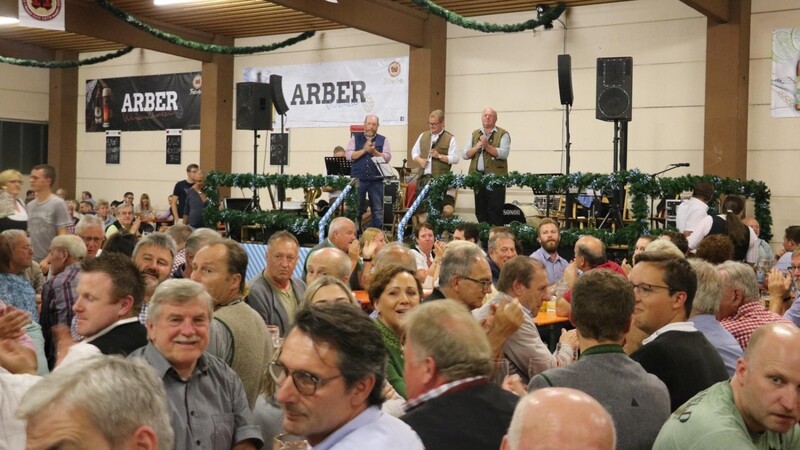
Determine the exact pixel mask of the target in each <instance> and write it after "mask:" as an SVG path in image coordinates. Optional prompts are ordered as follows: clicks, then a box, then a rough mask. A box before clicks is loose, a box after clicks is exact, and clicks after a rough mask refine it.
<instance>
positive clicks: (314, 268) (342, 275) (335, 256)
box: [306, 247, 350, 285]
mask: <svg viewBox="0 0 800 450" xmlns="http://www.w3.org/2000/svg"><path fill="white" fill-rule="evenodd" d="M306 269H307V270H308V273H307V274H306V282H307V283H308V285H311V283H313V282H314V280H316V279H317V278H319V277H323V276H330V277H333V278H336V279H339V280H342V281H343V282H344V283H345V284H349V283H350V257H349V256H347V253H345V252H343V251H341V250H339V249H338V248H334V247H328V248H321V249H319V250H317V251H315V252H314V253H312V254H310V255H308V258H307V259H306Z"/></svg>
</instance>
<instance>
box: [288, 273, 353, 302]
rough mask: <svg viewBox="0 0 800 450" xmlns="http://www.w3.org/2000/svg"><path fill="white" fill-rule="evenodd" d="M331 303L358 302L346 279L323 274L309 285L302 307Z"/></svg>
mask: <svg viewBox="0 0 800 450" xmlns="http://www.w3.org/2000/svg"><path fill="white" fill-rule="evenodd" d="M331 303H352V304H355V303H356V302H355V301H354V300H353V292H352V291H351V290H350V287H349V286H347V285H346V284H344V281H342V280H340V279H338V278H334V277H329V276H323V277H319V278H317V279H316V280H314V282H313V283H311V284H309V285H308V287H307V288H306V292H305V294H304V295H303V304H302V305H301V307H305V306H311V305H317V304H331Z"/></svg>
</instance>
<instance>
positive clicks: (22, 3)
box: [17, 0, 64, 31]
mask: <svg viewBox="0 0 800 450" xmlns="http://www.w3.org/2000/svg"><path fill="white" fill-rule="evenodd" d="M17 3H18V4H19V6H18V8H19V26H21V27H30V28H47V29H48V30H61V31H63V30H64V0H17Z"/></svg>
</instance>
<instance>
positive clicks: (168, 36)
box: [95, 0, 316, 55]
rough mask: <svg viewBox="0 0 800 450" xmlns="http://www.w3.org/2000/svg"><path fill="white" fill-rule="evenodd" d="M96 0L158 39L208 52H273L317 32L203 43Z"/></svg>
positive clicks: (241, 53)
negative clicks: (259, 41) (266, 40)
mask: <svg viewBox="0 0 800 450" xmlns="http://www.w3.org/2000/svg"><path fill="white" fill-rule="evenodd" d="M95 1H96V3H97V4H98V5H99V6H100V7H102V8H103V9H105V10H106V11H108V12H110V13H111V14H113V15H114V16H116V17H117V18H118V19H120V20H122V21H124V22H127V23H128V24H130V25H133V26H134V27H136V28H138V29H140V30H142V31H144V32H146V33H149V34H151V35H153V36H155V37H157V38H158V39H161V40H164V41H167V42H169V43H171V44H175V45H179V46H181V47H186V48H190V49H193V50H199V51H203V52H207V53H220V54H223V55H252V54H253V53H264V52H271V51H273V50H277V49H279V48H284V47H289V46H291V45H294V44H297V43H298V42H302V41H304V40H306V39H308V38H310V37H312V36H314V35H315V34H316V31H306V32H303V33H300V34H299V35H297V36H295V37H292V38H289V39H287V40H285V41H283V42H276V43H274V44H270V45H258V46H246V47H235V46H229V45H219V44H203V43H202V42H197V41H190V40H187V39H183V38H182V37H180V36H178V35H176V34H172V33H167V32H166V31H161V30H159V29H158V28H154V27H151V26H150V25H148V24H146V23H144V22H142V21H140V20H139V19H137V18H135V17H133V16H131V15H130V14H128V13H127V12H125V11H124V10H122V9H120V8H118V7H116V6H114V5H112V4H111V3H110V2H108V1H107V0H95Z"/></svg>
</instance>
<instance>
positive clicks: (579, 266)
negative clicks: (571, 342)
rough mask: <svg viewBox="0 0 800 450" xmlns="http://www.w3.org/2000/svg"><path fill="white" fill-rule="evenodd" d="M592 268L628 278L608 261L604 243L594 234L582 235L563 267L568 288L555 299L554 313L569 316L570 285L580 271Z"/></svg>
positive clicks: (620, 268) (614, 264)
mask: <svg viewBox="0 0 800 450" xmlns="http://www.w3.org/2000/svg"><path fill="white" fill-rule="evenodd" d="M594 269H606V270H613V271H614V272H617V273H618V274H620V275H622V276H623V277H624V278H628V276H627V275H626V274H625V271H624V270H622V267H620V265H619V264H617V263H615V262H614V261H609V260H608V259H607V258H606V245H605V244H604V243H603V241H601V240H600V239H597V238H596V237H594V236H583V237H582V238H580V239H578V240H577V241H576V242H575V258H574V259H573V260H572V262H571V263H569V265H568V266H567V268H566V269H564V275H563V277H564V279H565V280H567V284H568V285H569V290H568V291H567V292H565V293H564V296H563V297H561V298H559V299H558V300H557V301H556V314H557V315H559V316H561V317H569V313H570V311H571V310H572V307H571V306H570V302H571V301H572V285H573V284H575V281H576V280H577V279H578V274H579V273H580V272H584V273H585V272H588V271H590V270H594Z"/></svg>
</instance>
